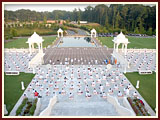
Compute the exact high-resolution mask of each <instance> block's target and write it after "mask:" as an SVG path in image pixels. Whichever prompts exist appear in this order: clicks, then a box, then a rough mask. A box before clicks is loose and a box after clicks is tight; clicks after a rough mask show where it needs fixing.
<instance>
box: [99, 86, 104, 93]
mask: <svg viewBox="0 0 160 120" xmlns="http://www.w3.org/2000/svg"><path fill="white" fill-rule="evenodd" d="M99 89H100V91H101V92H103V85H101V84H100V86H99Z"/></svg>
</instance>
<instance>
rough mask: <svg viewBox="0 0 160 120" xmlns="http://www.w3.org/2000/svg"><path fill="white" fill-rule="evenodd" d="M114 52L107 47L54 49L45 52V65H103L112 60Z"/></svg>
mask: <svg viewBox="0 0 160 120" xmlns="http://www.w3.org/2000/svg"><path fill="white" fill-rule="evenodd" d="M51 51H52V52H51ZM112 51H113V50H112V49H107V48H106V47H89V48H88V47H83V48H82V47H79V48H74V47H64V48H62V47H61V48H60V47H53V48H48V49H47V50H46V51H45V56H44V64H55V65H58V64H63V65H64V64H65V63H66V64H70V65H82V64H84V65H88V64H93V65H94V64H95V65H96V64H101V65H102V64H105V62H104V60H106V59H107V58H108V59H110V57H111V53H112Z"/></svg>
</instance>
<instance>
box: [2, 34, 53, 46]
mask: <svg viewBox="0 0 160 120" xmlns="http://www.w3.org/2000/svg"><path fill="white" fill-rule="evenodd" d="M43 39H44V42H43V47H47V46H48V45H50V44H52V42H53V41H54V40H55V39H56V36H47V37H43ZM27 40H28V38H19V39H14V40H13V41H10V42H7V43H4V47H5V48H29V47H28V43H26V42H27ZM35 47H36V45H35Z"/></svg>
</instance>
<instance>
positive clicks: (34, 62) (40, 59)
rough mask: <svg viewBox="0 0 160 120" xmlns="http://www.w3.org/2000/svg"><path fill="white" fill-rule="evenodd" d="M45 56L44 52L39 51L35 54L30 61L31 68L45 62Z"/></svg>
mask: <svg viewBox="0 0 160 120" xmlns="http://www.w3.org/2000/svg"><path fill="white" fill-rule="evenodd" d="M43 56H44V53H43V52H39V53H37V55H36V56H34V58H32V60H31V61H30V62H29V68H34V67H36V66H37V65H42V64H43Z"/></svg>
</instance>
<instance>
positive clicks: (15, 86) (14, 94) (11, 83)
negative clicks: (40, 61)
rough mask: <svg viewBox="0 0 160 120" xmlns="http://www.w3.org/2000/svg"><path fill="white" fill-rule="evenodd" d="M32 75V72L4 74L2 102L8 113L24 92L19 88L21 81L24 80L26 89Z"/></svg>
mask: <svg viewBox="0 0 160 120" xmlns="http://www.w3.org/2000/svg"><path fill="white" fill-rule="evenodd" d="M33 77H34V74H31V73H20V75H5V74H4V104H6V108H7V110H8V113H10V112H11V110H12V109H13V107H14V105H15V104H16V103H17V101H18V100H19V98H20V97H21V96H22V94H23V92H24V91H22V89H21V81H23V82H24V86H25V89H26V88H27V86H28V84H29V83H30V82H31V80H32V78H33Z"/></svg>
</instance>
